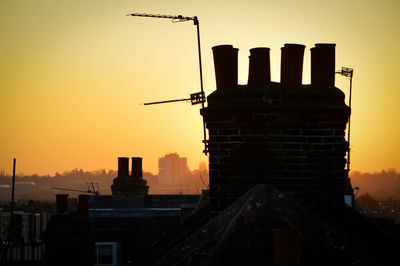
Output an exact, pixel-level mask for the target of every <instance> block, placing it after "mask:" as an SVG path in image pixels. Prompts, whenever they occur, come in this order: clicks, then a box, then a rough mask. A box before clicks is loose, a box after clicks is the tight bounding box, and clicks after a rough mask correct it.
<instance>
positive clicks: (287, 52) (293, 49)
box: [281, 43, 305, 85]
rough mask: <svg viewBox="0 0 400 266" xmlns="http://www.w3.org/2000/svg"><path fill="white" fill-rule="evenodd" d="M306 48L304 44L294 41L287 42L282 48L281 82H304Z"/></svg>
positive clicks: (296, 83) (293, 83) (295, 83)
mask: <svg viewBox="0 0 400 266" xmlns="http://www.w3.org/2000/svg"><path fill="white" fill-rule="evenodd" d="M304 48H305V46H304V45H301V44H293V43H286V44H285V46H284V47H282V48H281V83H284V84H292V85H301V84H302V78H303V58H304Z"/></svg>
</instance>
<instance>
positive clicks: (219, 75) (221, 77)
mask: <svg viewBox="0 0 400 266" xmlns="http://www.w3.org/2000/svg"><path fill="white" fill-rule="evenodd" d="M212 50H213V57H214V68H215V80H216V83H217V89H221V88H225V87H231V86H236V85H237V84H238V51H239V49H237V48H233V46H232V45H218V46H214V47H213V48H212Z"/></svg>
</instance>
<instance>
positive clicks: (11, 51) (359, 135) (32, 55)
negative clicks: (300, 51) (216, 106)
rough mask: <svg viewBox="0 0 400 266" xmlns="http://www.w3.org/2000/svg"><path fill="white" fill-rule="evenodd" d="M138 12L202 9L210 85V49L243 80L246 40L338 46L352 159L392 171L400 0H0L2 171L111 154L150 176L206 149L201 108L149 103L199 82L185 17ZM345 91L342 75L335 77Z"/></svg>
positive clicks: (94, 161)
mask: <svg viewBox="0 0 400 266" xmlns="http://www.w3.org/2000/svg"><path fill="white" fill-rule="evenodd" d="M133 12H141V13H158V14H169V15H179V14H182V15H184V16H198V18H199V20H200V34H201V45H202V47H201V48H202V54H203V68H204V89H205V92H206V94H207V95H208V94H210V93H211V92H213V91H214V90H215V76H214V66H213V59H212V52H211V47H212V46H215V45H220V44H232V45H234V46H235V47H237V48H239V83H240V84H246V83H247V77H248V56H249V51H248V50H249V49H250V48H253V47H260V46H265V47H269V48H271V78H272V80H273V81H279V80H280V48H281V47H282V46H283V45H284V44H285V43H299V44H304V45H306V50H305V57H304V58H305V60H304V68H303V72H304V76H303V83H304V84H308V83H310V48H311V47H313V45H314V44H315V43H321V42H329V43H336V44H337V45H336V68H337V69H338V70H339V69H340V67H342V66H346V67H351V68H354V79H353V103H352V108H353V112H352V117H351V119H352V129H351V132H352V136H351V149H352V157H351V158H352V162H351V163H352V164H351V168H352V169H353V170H358V171H380V170H382V169H387V168H397V169H400V73H399V70H400V53H399V49H400V15H399V14H400V1H398V0H382V1H372V0H354V1H348V0H346V1H344V0H338V1H322V0H307V1H298V0H280V1H266V0H262V1H261V0H260V1H251V0H248V1H236V0H231V1H210V0H203V1H198V0H197V1H191V0H185V1H182V0H179V1H178V0H168V1H165V0H160V1H150V0H143V1H141V0H140V1H139V0H135V1H122V0H120V1H110V0H108V1H106V0H104V1H103V0H92V1H89V0H80V1H71V0H57V1H51V0H47V1H44V0H25V1H22V0H20V1H16V0H12V1H11V0H10V1H9V0H2V1H1V2H0V32H1V35H0V51H1V60H0V71H1V75H0V125H1V126H0V171H1V170H3V171H5V172H6V173H9V174H10V173H11V172H12V158H14V157H16V158H17V173H22V172H23V173H25V174H33V173H37V174H50V175H52V174H54V173H55V172H56V171H58V172H63V171H64V170H71V169H74V168H83V169H84V170H95V169H103V168H105V169H116V167H117V159H116V158H117V157H118V156H140V157H143V158H144V160H143V164H144V165H143V168H144V170H145V171H150V172H153V173H155V174H156V173H157V172H158V165H157V163H158V158H159V157H162V156H163V155H165V154H166V153H169V152H177V153H179V154H180V155H181V156H183V157H188V163H189V167H190V168H191V169H195V168H198V165H199V162H201V161H208V158H207V157H206V156H205V155H204V154H203V153H202V150H203V146H202V122H201V121H202V120H201V116H200V114H199V107H200V106H197V105H196V106H191V105H190V104H189V103H185V102H182V103H173V104H164V105H154V106H143V105H141V103H144V102H148V101H157V100H167V99H175V98H184V97H188V96H189V94H190V93H193V92H197V91H200V82H199V69H198V57H197V39H196V31H195V30H196V28H195V26H193V23H192V22H182V23H176V24H174V23H171V21H170V20H168V19H151V18H134V17H127V16H126V14H129V13H133ZM336 86H337V87H338V88H340V89H342V90H343V91H344V92H345V93H346V101H347V99H348V98H347V97H348V89H349V80H348V79H346V78H345V77H341V76H337V77H336Z"/></svg>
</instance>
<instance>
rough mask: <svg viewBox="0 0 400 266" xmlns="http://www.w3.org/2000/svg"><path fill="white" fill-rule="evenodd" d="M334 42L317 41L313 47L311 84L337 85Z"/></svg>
mask: <svg viewBox="0 0 400 266" xmlns="http://www.w3.org/2000/svg"><path fill="white" fill-rule="evenodd" d="M335 46H336V44H334V43H317V44H315V47H313V48H311V49H310V50H311V84H313V85H325V86H335Z"/></svg>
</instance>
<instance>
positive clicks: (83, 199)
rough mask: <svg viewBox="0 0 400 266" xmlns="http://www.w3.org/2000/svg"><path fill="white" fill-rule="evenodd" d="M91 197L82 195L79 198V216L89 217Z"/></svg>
mask: <svg viewBox="0 0 400 266" xmlns="http://www.w3.org/2000/svg"><path fill="white" fill-rule="evenodd" d="M89 199H90V196H89V195H84V194H81V195H79V196H78V215H79V216H86V217H87V216H88V215H89Z"/></svg>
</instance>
